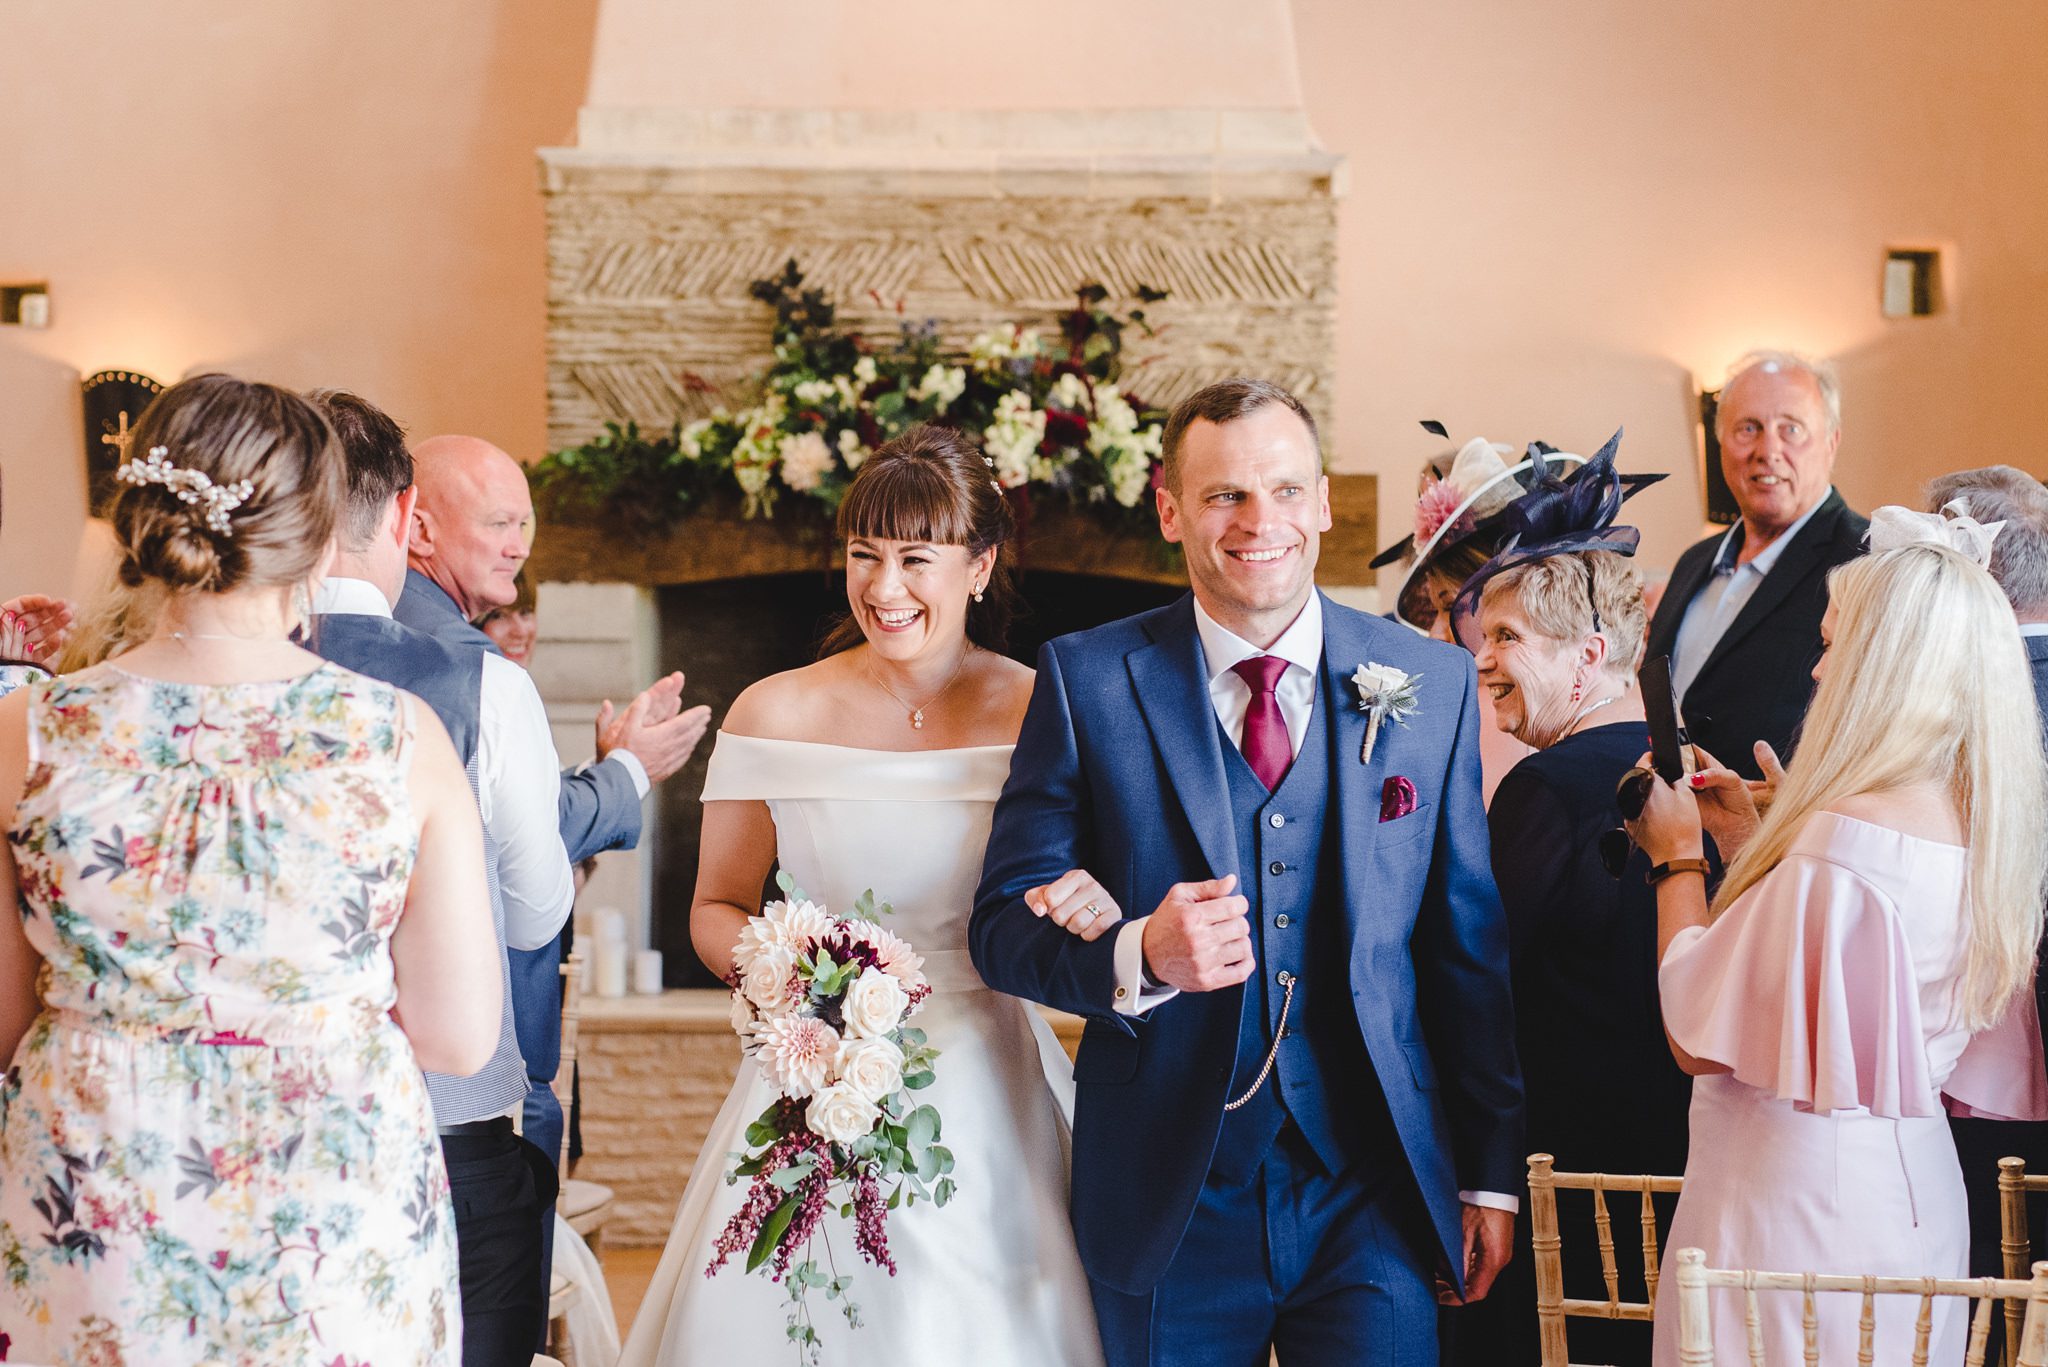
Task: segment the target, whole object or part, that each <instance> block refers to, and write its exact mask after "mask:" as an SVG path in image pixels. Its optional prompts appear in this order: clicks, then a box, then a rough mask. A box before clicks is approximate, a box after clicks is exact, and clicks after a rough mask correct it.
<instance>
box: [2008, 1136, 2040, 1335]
mask: <svg viewBox="0 0 2048 1367" xmlns="http://www.w3.org/2000/svg"><path fill="white" fill-rule="evenodd" d="M2044 1191H2048V1177H2044V1176H2029V1175H2028V1173H2027V1161H2026V1160H2025V1159H2024V1158H2001V1159H1999V1160H1998V1227H1999V1231H1998V1232H1999V1249H2000V1251H2002V1252H2003V1253H2004V1255H2005V1275H2006V1276H2007V1277H2009V1278H2018V1277H2025V1276H2026V1275H2027V1269H2028V1268H2029V1267H2031V1266H2032V1265H2033V1261H2034V1250H2033V1240H2032V1238H2031V1237H2030V1236H2029V1235H2028V1233H2027V1194H2028V1193H2029V1192H2044ZM2021 1314H2022V1308H2021V1305H2020V1303H2019V1302H2018V1301H2016V1300H2013V1301H2007V1302H2006V1303H2005V1364H2006V1367H2013V1354H2014V1352H2015V1351H2016V1350H2015V1347H2014V1345H2016V1344H2017V1343H2018V1342H2019V1339H2020V1319H2021Z"/></svg>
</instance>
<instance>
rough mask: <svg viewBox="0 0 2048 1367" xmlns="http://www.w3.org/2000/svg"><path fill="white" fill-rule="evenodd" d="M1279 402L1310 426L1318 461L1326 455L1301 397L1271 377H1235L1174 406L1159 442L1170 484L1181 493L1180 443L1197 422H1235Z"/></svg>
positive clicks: (1172, 488)
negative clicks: (1296, 396) (1273, 380)
mask: <svg viewBox="0 0 2048 1367" xmlns="http://www.w3.org/2000/svg"><path fill="white" fill-rule="evenodd" d="M1276 403H1277V404H1279V405H1280V406H1281V407H1283V408H1285V409H1287V411H1288V412H1290V413H1292V414H1294V416H1295V417H1297V418H1300V419H1301V425H1302V426H1303V427H1306V428H1307V429H1308V439H1309V441H1310V442H1311V443H1312V444H1313V445H1314V446H1315V448H1316V463H1317V464H1318V465H1320V464H1321V463H1322V457H1323V439H1322V437H1321V436H1319V435H1318V434H1317V432H1316V420H1315V417H1314V415H1313V414H1311V413H1310V412H1309V411H1308V408H1307V406H1306V405H1305V404H1303V403H1302V401H1301V400H1300V399H1297V398H1295V397H1294V395H1292V394H1290V393H1289V392H1288V391H1287V390H1285V389H1283V388H1281V387H1280V386H1279V385H1277V384H1274V383H1273V382H1272V381H1271V380H1252V379H1246V378H1244V377H1242V376H1232V377H1231V378H1230V379H1227V380H1218V381H1216V382H1215V383H1214V384H1207V385H1203V386H1202V387H1201V388H1200V389H1197V390H1196V391H1195V392H1194V393H1192V394H1190V395H1188V396H1187V397H1186V398H1185V399H1182V400H1181V401H1180V402H1179V403H1177V404H1175V405H1174V406H1173V412H1172V413H1170V414H1168V415H1167V418H1166V433H1165V436H1164V437H1163V438H1161V440H1160V443H1159V458H1160V460H1161V462H1162V463H1163V464H1164V465H1165V466H1166V471H1165V479H1166V487H1167V488H1168V489H1170V490H1171V491H1173V492H1174V493H1175V494H1178V493H1180V446H1181V442H1182V441H1183V440H1185V439H1186V437H1187V434H1188V429H1189V428H1190V427H1193V426H1194V425H1195V423H1196V421H1198V420H1200V421H1205V422H1213V423H1226V422H1231V421H1233V420H1235V419H1237V418H1244V417H1249V416H1250V415H1252V414H1253V413H1256V412H1258V411H1259V410H1260V409H1261V408H1264V407H1266V406H1267V405H1269V404H1276Z"/></svg>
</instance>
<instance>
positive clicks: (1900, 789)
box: [1631, 508, 2048, 1367]
mask: <svg viewBox="0 0 2048 1367" xmlns="http://www.w3.org/2000/svg"><path fill="white" fill-rule="evenodd" d="M1986 530H1987V529H1982V528H1978V527H1977V526H1976V524H1974V523H1969V524H1967V525H1961V524H1957V523H1943V522H1942V520H1941V519H1939V518H1929V517H1928V515H1925V514H1915V513H1909V512H1908V511H1907V510H1905V509H1893V508H1885V509H1879V510H1878V513H1877V514H1876V515H1874V516H1873V519H1872V535H1871V540H1872V545H1873V548H1874V553H1873V554H1871V555H1870V556H1868V557H1866V558H1864V559H1861V560H1857V561H1852V562H1851V563H1849V564H1846V565H1844V566H1842V567H1841V568H1839V569H1837V570H1835V571H1834V573H1833V574H1832V575H1831V576H1830V577H1829V583H1828V588H1829V595H1830V602H1829V606H1828V611H1827V615H1826V617H1825V618H1824V619H1823V621H1822V623H1821V639H1822V642H1823V647H1824V649H1823V654H1822V658H1821V661H1820V663H1819V664H1818V665H1816V666H1815V668H1814V671H1813V673H1814V678H1815V679H1816V680H1817V682H1818V685H1819V687H1818V689H1817V691H1816V693H1815V695H1814V700H1813V704H1812V707H1811V709H1810V710H1809V711H1808V714H1807V718H1806V723H1805V727H1804V730H1803V739H1802V741H1801V743H1800V747H1799V750H1798V753H1797V755H1796V756H1795V757H1794V758H1793V760H1792V761H1791V763H1790V765H1789V766H1788V769H1787V771H1786V775H1785V778H1784V780H1783V783H1782V785H1781V786H1780V787H1779V789H1778V792H1777V796H1776V799H1775V801H1773V802H1772V804H1771V806H1770V810H1769V814H1768V815H1767V816H1766V817H1764V818H1763V819H1762V821H1761V822H1758V820H1757V818H1756V814H1755V810H1754V808H1753V807H1751V806H1750V804H1749V799H1748V796H1747V793H1746V792H1745V790H1744V788H1743V785H1742V783H1741V781H1740V779H1739V778H1737V777H1736V776H1735V775H1734V774H1732V773H1730V772H1729V771H1727V770H1725V769H1720V768H1714V769H1711V770H1709V771H1708V772H1706V773H1705V774H1704V775H1703V776H1702V777H1701V778H1698V779H1695V780H1693V789H1688V788H1687V787H1678V788H1674V787H1672V786H1669V785H1666V784H1662V783H1659V784H1656V785H1655V787H1654V791H1653V793H1652V796H1651V799H1650V802H1649V804H1648V806H1647V807H1646V809H1645V810H1644V812H1643V815H1642V818H1641V820H1640V821H1638V822H1637V823H1635V824H1634V825H1633V826H1632V827H1631V832H1632V834H1633V835H1634V836H1635V838H1636V840H1637V841H1638V843H1640V844H1641V845H1642V847H1643V848H1644V850H1645V851H1646V852H1647V853H1648V854H1649V856H1650V857H1651V859H1652V860H1653V861H1654V862H1655V863H1656V864H1657V865H1658V870H1657V871H1656V872H1653V874H1652V877H1653V878H1656V877H1657V875H1658V873H1662V874H1663V875H1664V876H1663V877H1662V878H1661V879H1660V880H1659V881H1658V882H1657V915H1658V952H1659V957H1660V963H1661V970H1660V973H1659V978H1658V983H1659V987H1660V990H1661V993H1662V997H1663V1010H1664V1024H1665V1032H1666V1034H1667V1036H1668V1037H1669V1040H1670V1044H1671V1050H1672V1053H1673V1055H1674V1056H1675V1057H1676V1058H1677V1060H1678V1062H1679V1065H1680V1066H1681V1067H1683V1068H1684V1069H1685V1070H1686V1071H1687V1072H1689V1073H1692V1074H1693V1075H1694V1078H1695V1082H1694V1086H1693V1101H1692V1113H1691V1124H1692V1138H1691V1157H1690V1160H1689V1161H1688V1163H1687V1165H1686V1172H1685V1192H1684V1194H1683V1196H1682V1197H1681V1198H1680V1200H1679V1204H1678V1211H1677V1214H1676V1216H1675V1217H1674V1219H1673V1221H1672V1227H1671V1231H1670V1234H1669V1237H1668V1239H1667V1240H1666V1243H1665V1249H1666V1264H1665V1274H1664V1276H1663V1278H1662V1280H1661V1283H1660V1285H1659V1287H1658V1294H1657V1319H1656V1345H1655V1356H1654V1360H1655V1362H1657V1363H1658V1364H1660V1367H1662V1365H1664V1364H1675V1363H1676V1362H1677V1361H1678V1307H1677V1304H1676V1284H1675V1281H1674V1278H1673V1276H1672V1274H1671V1265H1670V1257H1671V1255H1672V1253H1674V1252H1675V1250H1677V1249H1680V1248H1686V1247H1697V1248H1701V1249H1704V1250H1705V1251H1706V1255H1707V1263H1708V1265H1709V1266H1711V1267H1735V1268H1756V1269H1763V1270H1771V1271H1795V1272H1796V1271H1818V1272H1840V1273H1858V1274H1861V1273H1872V1274H1879V1275H1888V1276H1909V1277H1921V1276H1940V1277H1961V1276H1964V1275H1966V1272H1967V1266H1968V1251H1969V1226H1968V1216H1967V1213H1966V1210H1965V1205H1964V1200H1963V1177H1962V1172H1961V1170H1960V1169H1959V1168H1958V1166H1957V1163H1956V1153H1955V1146H1954V1144H1953V1143H1952V1141H1951V1140H1950V1138H1949V1128H1948V1123H1947V1120H1946V1118H1945V1113H1944V1098H1946V1099H1947V1102H1948V1104H1949V1106H1951V1107H1962V1108H1968V1109H1969V1110H1970V1111H1972V1112H1974V1113H1977V1114H1988V1115H1998V1116H2005V1117H2009V1118H2014V1119H2037V1118H2042V1117H2044V1116H2048V1104H2044V1102H2048V1097H2044V1091H2048V1083H2044V1079H2043V1076H2042V1065H2041V1058H2040V1052H2041V1051H2040V1044H2039V1033H2038V1030H2037V1028H2036V1026H2035V1017H2034V1011H2033V994H2032V992H2031V991H2027V990H2024V989H2026V988H2028V986H2029V985H2030V983H2031V982H2032V977H2033V972H2034V955H2035V947H2036V945H2037V944H2038V942H2039V941H2040V938H2041V929H2042V892H2043V872H2044V849H2043V845H2042V840H2041V832H2042V829H2043V822H2044V819H2048V771H2044V765H2043V761H2042V757H2041V750H2040V747H2039V746H2038V745H2036V744H2034V743H2032V742H2033V738H2034V736H2035V735H2036V734H2037V731H2038V722H2037V720H2036V718H2035V715H2034V703H2033V689H2032V686H2031V683H2030V681H2029V675H2028V672H2027V665H2026V658H2025V653H2024V650H2023V648H2022V646H2021V644H2020V638H2019V633H2018V627H2017V625H2016V624H2015V622H2014V619H2013V616H2012V612H2011V609H2010V608H2009V607H2008V606H2007V604H2006V602H2005V600H2004V598H2003V597H2002V596H2001V595H2000V593H1999V591H1998V589H1997V587H1996V586H1995V585H1994V584H1993V583H1992V580H1991V577H1990V575H1989V574H1987V573H1986V572H1985V571H1984V570H1983V568H1982V564H1983V558H1982V557H1983V555H1985V554H1988V537H1986V536H1985V535H1984V534H1983V533H1984V532H1985V531H1986ZM1958 546H1960V547H1962V548H1963V549H1961V550H1958V549H1956V548H1955V547H1958ZM1887 547H1890V549H1887ZM1980 552H1981V553H1982V554H1979V553H1980ZM2022 741H2024V742H2026V743H2021V742H2022ZM1702 758H1703V759H1705V760H1706V761H1707V762H1708V763H1709V764H1711V763H1712V760H1711V757H1707V756H1703V757H1702ZM1646 762H1647V761H1646ZM1695 789H1696V791H1697V797H1696V795H1695ZM1702 818H1704V820H1705V824H1706V827H1707V829H1708V830H1709V831H1710V832H1711V833H1712V834H1713V835H1714V837H1715V840H1716V842H1717V844H1719V845H1720V847H1721V849H1722V851H1723V853H1724V855H1726V856H1727V857H1728V858H1729V866H1728V873H1727V877H1726V879H1725V880H1724V881H1723V883H1722V885H1721V887H1720V888H1719V890H1718V891H1717V893H1716V894H1715V896H1714V898H1713V900H1712V903H1711V905H1710V904H1709V901H1708V896H1707V889H1706V887H1705V884H1704V880H1703V877H1702V875H1701V874H1700V873H1699V872H1698V871H1696V870H1694V869H1693V868H1691V867H1689V866H1688V864H1687V861H1692V860H1697V859H1699V857H1700V854H1701V843H1702V842H1701V826H1702ZM1715 1297H1716V1300H1715V1302H1714V1305H1713V1318H1714V1341H1715V1342H1714V1347H1715V1357H1716V1360H1717V1361H1724V1362H1744V1361H1747V1360H1748V1356H1747V1348H1746V1344H1745V1336H1744V1325H1743V1306H1742V1297H1741V1295H1740V1294H1739V1293H1736V1292H1716V1293H1715ZM1899 1300H1900V1304H1898V1305H1896V1306H1889V1305H1882V1304H1881V1305H1880V1307H1879V1309H1878V1312H1877V1313H1878V1322H1877V1345H1878V1351H1879V1352H1880V1353H1881V1354H1882V1353H1885V1352H1887V1351H1889V1352H1892V1353H1894V1354H1896V1353H1902V1352H1903V1351H1905V1345H1907V1344H1908V1343H1910V1342H1911V1341H1912V1336H1913V1332H1914V1320H1915V1318H1916V1316H1917V1314H1918V1302H1917V1301H1916V1300H1913V1299H1911V1298H1899ZM1860 1309H1861V1305H1860V1299H1859V1298H1857V1297H1854V1296H1841V1297H1829V1296H1824V1297H1822V1298H1821V1299H1820V1302H1819V1306H1818V1311H1819V1320H1820V1331H1821V1361H1822V1362H1828V1363H1833V1362H1852V1361H1855V1360H1856V1357H1855V1353H1856V1339H1857V1334H1858V1319H1859V1315H1860ZM1763 1316H1764V1319H1763V1333H1764V1346H1765V1350H1766V1360H1768V1361H1772V1362H1797V1361H1800V1360H1801V1353H1800V1341H1801V1328H1800V1319H1801V1304H1800V1298H1798V1297H1796V1296H1785V1297H1775V1298H1773V1297H1766V1298H1764V1300H1763ZM1966 1327H1967V1326H1966V1324H1965V1321H1964V1315H1963V1312H1962V1310H1961V1308H1960V1307H1959V1306H1957V1305H1947V1306H1938V1307H1937V1308H1936V1310H1935V1320H1934V1338H1933V1348H1934V1356H1933V1358H1932V1359H1931V1360H1932V1361H1934V1362H1938V1363H1957V1362H1960V1361H1961V1360H1962V1356H1963V1349H1964V1338H1965V1333H1966ZM1886 1344H1890V1345H1892V1346H1891V1348H1890V1349H1889V1350H1888V1349H1887V1348H1886V1347H1885V1345H1886Z"/></svg>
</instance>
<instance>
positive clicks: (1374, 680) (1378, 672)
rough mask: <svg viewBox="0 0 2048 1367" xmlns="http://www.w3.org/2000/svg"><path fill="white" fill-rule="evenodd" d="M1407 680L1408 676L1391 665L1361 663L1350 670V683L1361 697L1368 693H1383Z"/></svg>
mask: <svg viewBox="0 0 2048 1367" xmlns="http://www.w3.org/2000/svg"><path fill="white" fill-rule="evenodd" d="M1407 682H1408V676H1407V675H1406V674H1403V673H1402V672H1401V671H1400V670H1398V669H1396V668H1394V667H1393V666H1392V665H1383V664H1377V663H1375V664H1362V665H1360V666H1359V667H1358V668H1356V669H1354V670H1352V671H1351V685H1352V687H1354V688H1356V689H1357V690H1358V692H1359V696H1361V697H1363V696H1365V695H1367V694H1370V693H1385V692H1387V691H1389V690H1391V689H1395V688H1399V687H1400V686H1401V685H1402V684H1404V683H1407Z"/></svg>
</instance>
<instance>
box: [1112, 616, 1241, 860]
mask: <svg viewBox="0 0 2048 1367" xmlns="http://www.w3.org/2000/svg"><path fill="white" fill-rule="evenodd" d="M1124 663H1125V666H1126V668H1128V669H1129V671H1130V675H1131V687H1132V688H1133V690H1135V692H1136V693H1137V697H1138V710H1139V711H1140V712H1142V713H1143V714H1144V717H1145V726H1146V728H1147V729H1148V730H1150V731H1151V733H1152V744H1153V747H1154V748H1155V749H1156V750H1157V751H1158V752H1159V760H1160V763H1161V764H1163V765H1164V766H1165V768H1166V776H1167V779H1168V780H1169V781H1170V782H1171V783H1172V784H1173V791H1174V795H1175V796H1176V797H1178V798H1179V799H1180V805H1181V810H1182V811H1184V812H1185V813H1187V818H1188V824H1189V825H1190V826H1191V827H1193V828H1194V832H1195V841H1196V843H1197V844H1199V845H1200V846H1201V847H1202V855H1203V857H1204V858H1206V859H1207V860H1208V861H1209V873H1210V876H1211V877H1214V878H1221V877H1223V876H1224V875H1225V874H1233V873H1240V872H1241V871H1240V870H1239V869H1238V867H1237V839H1236V837H1235V836H1234V835H1232V834H1231V829H1230V778H1229V775H1227V774H1226V773H1225V772H1224V769H1223V742H1222V739H1221V737H1220V736H1219V734H1218V728H1217V725H1216V707H1215V704H1214V703H1213V702H1211V701H1210V699H1209V679H1208V667H1207V665H1208V662H1207V661H1206V659H1205V658H1204V657H1203V655H1202V642H1201V637H1200V636H1198V635H1197V634H1196V632H1195V608H1194V599H1193V597H1192V596H1190V597H1187V598H1183V599H1182V600H1181V601H1180V602H1179V603H1178V604H1176V605H1175V606H1174V608H1173V609H1172V610H1171V611H1170V613H1168V614H1167V616H1166V617H1165V619H1164V621H1163V622H1162V624H1161V626H1160V628H1159V631H1158V634H1157V635H1156V636H1155V637H1154V639H1153V641H1152V643H1151V644H1150V645H1146V646H1142V647H1140V648H1139V649H1137V650H1134V651H1132V652H1131V653H1130V654H1129V655H1128V656H1127V657H1125V662H1124Z"/></svg>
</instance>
